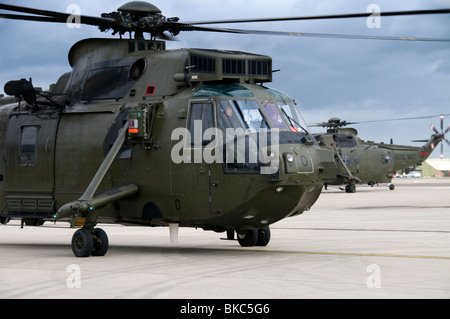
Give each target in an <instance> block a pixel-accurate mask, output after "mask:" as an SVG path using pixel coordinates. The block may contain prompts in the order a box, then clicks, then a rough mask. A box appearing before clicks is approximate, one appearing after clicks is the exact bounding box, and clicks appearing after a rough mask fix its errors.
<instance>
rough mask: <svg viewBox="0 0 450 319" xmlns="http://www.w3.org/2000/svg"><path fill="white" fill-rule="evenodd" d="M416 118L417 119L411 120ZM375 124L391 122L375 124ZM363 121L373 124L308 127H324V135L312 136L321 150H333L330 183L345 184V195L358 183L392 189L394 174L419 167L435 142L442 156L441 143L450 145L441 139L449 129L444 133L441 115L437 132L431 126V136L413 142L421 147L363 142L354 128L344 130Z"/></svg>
mask: <svg viewBox="0 0 450 319" xmlns="http://www.w3.org/2000/svg"><path fill="white" fill-rule="evenodd" d="M417 118H419V117H416V118H415V119H417ZM427 118H428V117H427ZM408 119H412V118H408ZM398 120H404V119H398ZM379 121H392V120H378V121H377V122H379ZM367 122H375V121H366V122H347V121H343V120H341V119H339V118H337V117H333V118H330V119H329V120H328V122H323V123H312V124H310V127H313V126H315V127H323V128H327V131H326V133H315V134H313V135H314V137H315V138H316V139H317V140H318V142H319V145H320V146H321V147H323V148H326V149H329V150H333V151H334V153H335V161H336V173H337V174H336V179H335V181H333V182H332V183H330V184H331V185H345V192H346V193H354V192H355V191H356V184H358V183H367V184H368V185H370V186H372V187H373V185H375V184H378V183H388V187H389V189H390V190H394V189H395V185H394V184H392V183H391V181H392V178H393V176H394V175H395V173H396V172H397V171H399V170H404V169H408V168H409V167H412V166H416V165H419V164H421V163H422V162H424V161H425V160H426V159H427V158H428V157H429V156H430V155H431V153H432V152H433V150H434V149H435V147H436V146H437V145H438V144H439V143H441V154H443V149H442V147H443V142H444V141H445V142H446V143H447V144H450V143H449V141H448V140H447V139H446V138H445V134H446V133H447V132H448V131H449V130H450V127H449V128H447V129H446V130H445V131H444V117H443V116H440V123H441V131H438V130H437V129H436V128H435V127H434V126H433V125H432V126H431V129H432V130H433V131H434V134H433V135H432V136H431V137H430V139H428V140H415V141H413V142H422V143H425V144H424V145H422V146H406V145H396V144H393V141H392V139H391V142H390V143H389V144H385V143H375V142H373V141H363V140H361V139H360V138H359V137H358V131H357V130H356V129H355V128H352V127H346V126H348V125H354V124H361V123H367ZM326 186H327V185H325V187H326Z"/></svg>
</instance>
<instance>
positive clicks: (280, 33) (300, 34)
mask: <svg viewBox="0 0 450 319" xmlns="http://www.w3.org/2000/svg"><path fill="white" fill-rule="evenodd" d="M181 31H209V32H224V33H238V34H257V35H276V36H291V37H312V38H338V39H359V40H401V41H432V42H450V39H439V38H414V37H396V36H370V35H352V34H333V33H304V32H288V31H263V30H246V29H230V28H204V27H197V26H191V25H184V26H183V27H181Z"/></svg>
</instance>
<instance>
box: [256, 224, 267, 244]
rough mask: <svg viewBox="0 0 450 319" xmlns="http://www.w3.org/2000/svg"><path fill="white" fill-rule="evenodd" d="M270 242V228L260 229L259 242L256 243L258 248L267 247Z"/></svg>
mask: <svg viewBox="0 0 450 319" xmlns="http://www.w3.org/2000/svg"><path fill="white" fill-rule="evenodd" d="M269 241H270V228H269V227H266V228H261V229H258V240H257V241H256V246H267V244H268V243H269Z"/></svg>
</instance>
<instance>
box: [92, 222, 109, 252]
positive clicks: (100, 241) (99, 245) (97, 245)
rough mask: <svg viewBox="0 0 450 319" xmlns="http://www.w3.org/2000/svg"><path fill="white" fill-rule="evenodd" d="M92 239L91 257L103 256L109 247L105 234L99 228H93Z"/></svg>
mask: <svg viewBox="0 0 450 319" xmlns="http://www.w3.org/2000/svg"><path fill="white" fill-rule="evenodd" d="M92 237H93V240H94V250H93V251H92V256H105V254H106V252H107V251H108V247H109V240H108V236H107V235H106V232H105V231H104V230H103V229H101V228H95V229H94V230H93V231H92Z"/></svg>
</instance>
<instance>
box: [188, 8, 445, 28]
mask: <svg viewBox="0 0 450 319" xmlns="http://www.w3.org/2000/svg"><path fill="white" fill-rule="evenodd" d="M443 13H450V9H433V10H412V11H390V12H380V15H381V16H383V17H389V16H409V15H424V14H443ZM373 14H374V13H373V12H364V13H350V14H331V15H319V16H303V17H286V18H264V19H232V20H214V21H196V22H185V24H190V25H192V24H197V25H198V24H222V23H246V22H273V21H299V20H323V19H348V18H365V17H370V16H372V15H373Z"/></svg>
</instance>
